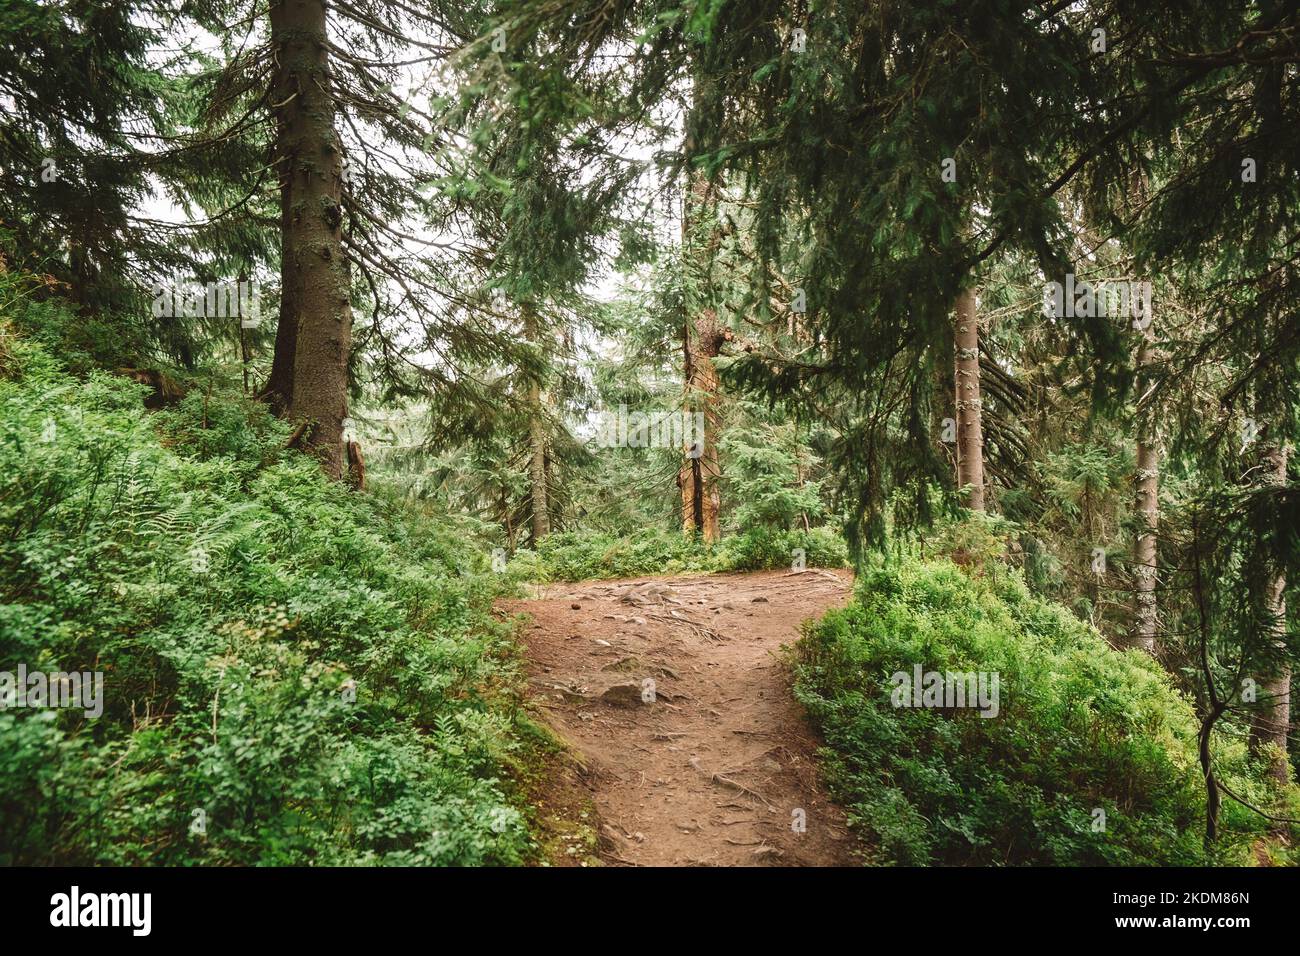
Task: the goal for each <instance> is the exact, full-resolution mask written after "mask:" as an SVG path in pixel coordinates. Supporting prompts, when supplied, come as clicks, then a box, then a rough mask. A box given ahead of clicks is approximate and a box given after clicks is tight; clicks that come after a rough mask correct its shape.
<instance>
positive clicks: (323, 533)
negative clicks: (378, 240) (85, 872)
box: [0, 333, 532, 865]
mask: <svg viewBox="0 0 1300 956" xmlns="http://www.w3.org/2000/svg"><path fill="white" fill-rule="evenodd" d="M3 341H4V350H5V356H4V359H5V361H4V368H5V374H4V377H3V378H0V671H9V672H13V671H14V670H16V668H17V665H18V664H20V663H22V664H25V665H26V666H27V668H28V669H29V670H46V671H56V670H61V671H72V670H84V671H102V672H103V673H104V675H105V676H104V682H105V683H104V697H105V709H104V712H103V715H102V716H101V717H98V718H87V717H86V716H85V715H84V714H83V712H82V711H81V710H72V709H58V710H53V709H31V708H11V709H5V710H0V763H2V764H3V766H4V768H5V769H4V773H3V774H0V863H5V864H13V863H57V864H141V863H147V864H183V865H189V864H220V865H229V864H484V863H515V862H519V861H521V860H523V859H525V858H526V857H528V855H529V854H530V853H531V852H532V850H531V847H530V841H529V837H528V834H527V833H526V831H525V827H524V825H523V818H522V816H521V814H520V811H519V809H518V808H517V807H516V806H514V805H512V802H511V798H510V797H509V795H508V792H509V790H510V787H509V785H508V784H506V783H505V782H503V781H504V779H505V777H506V774H507V771H508V770H509V767H510V764H511V761H512V760H513V759H514V754H515V751H516V750H517V748H518V746H519V745H518V743H517V740H518V735H517V732H516V731H517V725H516V722H515V721H516V718H515V716H514V714H515V707H516V697H515V688H516V682H517V674H516V664H515V662H514V658H513V655H514V645H513V643H512V639H511V638H512V635H511V633H510V632H509V630H508V629H507V628H506V627H505V626H504V625H502V624H499V623H497V622H495V621H494V620H493V619H492V617H491V615H490V601H491V599H492V597H493V596H494V594H495V593H496V589H497V587H498V585H497V584H495V583H494V582H493V580H492V576H491V575H489V574H475V573H467V572H466V571H463V570H462V569H460V568H459V567H458V564H459V563H460V562H461V561H462V560H463V559H462V558H461V557H460V555H461V552H462V550H463V544H462V542H461V541H460V540H458V539H457V538H456V537H455V536H454V535H453V534H451V533H449V532H447V531H445V530H444V529H442V528H441V527H440V526H439V524H438V523H436V522H435V521H432V520H428V519H424V518H420V517H419V516H417V515H414V514H412V513H410V512H408V511H404V510H400V509H398V508H396V507H394V506H393V505H392V504H391V503H390V502H388V501H387V500H385V499H384V498H382V497H378V496H373V495H357V494H353V493H350V492H348V491H347V490H346V489H344V488H342V487H341V486H339V485H337V484H335V483H331V482H328V481H326V480H324V479H323V477H322V476H321V474H320V471H319V468H318V467H317V465H316V464H315V463H314V462H313V461H312V460H310V459H308V458H306V457H305V456H302V455H300V454H298V453H296V452H286V451H284V450H283V447H282V446H283V443H284V436H285V432H286V426H284V425H283V424H281V423H279V422H277V421H275V420H274V419H272V418H271V417H270V416H269V415H268V414H267V412H266V411H265V409H264V408H262V407H261V406H260V405H258V404H256V403H253V402H249V401H246V400H245V399H243V398H242V396H240V395H238V394H237V393H235V392H234V391H230V392H227V391H224V390H222V389H221V388H216V389H214V390H213V391H212V392H211V394H205V393H201V392H198V391H195V392H192V393H191V394H190V395H189V396H188V397H187V398H186V399H185V400H184V401H183V402H181V403H180V404H179V405H177V406H175V407H174V408H171V409H169V410H167V411H165V412H162V413H157V414H148V413H145V412H144V410H143V408H142V404H141V399H142V395H143V393H144V390H143V389H142V388H141V387H140V386H138V385H136V384H134V383H132V382H130V381H128V380H127V379H125V378H121V377H118V376H114V375H109V374H106V373H103V372H94V373H91V374H89V375H88V376H87V377H86V378H84V379H79V378H74V377H72V376H71V375H70V374H68V373H65V372H64V371H62V370H61V368H60V367H59V364H58V363H57V362H55V361H53V360H52V359H51V358H50V356H49V355H48V353H46V352H45V351H44V349H43V348H42V347H40V346H39V345H37V344H34V343H32V342H30V341H24V339H23V338H22V337H21V336H18V337H15V336H11V335H9V334H7V333H6V335H5V336H4V338H3ZM479 563H480V564H483V565H484V567H483V570H486V566H485V559H484V560H482V561H480V562H479ZM348 681H353V682H355V700H352V694H353V692H352V690H351V689H350V687H349V685H347V684H346V682H348ZM200 824H201V826H200ZM199 830H202V831H203V832H198V831H199Z"/></svg>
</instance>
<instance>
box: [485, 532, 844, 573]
mask: <svg viewBox="0 0 1300 956" xmlns="http://www.w3.org/2000/svg"><path fill="white" fill-rule="evenodd" d="M796 549H803V551H804V561H805V563H806V565H807V566H808V567H825V568H840V567H844V566H845V565H846V564H847V563H848V552H847V549H846V548H845V545H844V541H843V539H842V538H840V537H839V536H838V535H837V534H835V532H833V531H832V530H831V529H829V528H824V527H823V528H813V529H812V530H811V531H803V530H800V531H770V530H766V529H755V530H752V531H746V532H743V533H740V534H734V535H730V536H728V537H726V538H723V539H722V541H720V542H719V543H718V544H717V545H715V546H713V547H709V546H708V545H706V544H704V543H703V542H701V541H700V539H699V538H698V537H697V536H694V535H688V534H682V533H680V532H675V531H663V530H656V529H651V530H647V531H642V532H639V533H637V534H636V535H633V536H626V537H616V536H614V535H612V534H608V533H603V532H582V531H563V532H556V533H554V534H550V535H548V536H546V537H545V538H543V539H542V540H541V543H540V544H539V545H538V546H537V549H536V550H535V551H532V550H521V551H518V552H516V554H515V555H514V557H513V558H512V559H511V563H510V570H511V572H512V574H514V575H516V576H518V577H521V578H524V579H528V580H535V581H583V580H589V579H596V578H627V577H638V576H641V575H647V574H697V573H709V572H717V571H762V570H772V569H779V568H789V567H791V566H792V564H793V563H794V561H795V557H796V555H795V551H796Z"/></svg>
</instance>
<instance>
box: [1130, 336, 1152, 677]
mask: <svg viewBox="0 0 1300 956" xmlns="http://www.w3.org/2000/svg"><path fill="white" fill-rule="evenodd" d="M1154 341H1155V327H1154V324H1151V323H1148V325H1147V327H1146V328H1145V329H1143V330H1142V343H1141V345H1139V346H1138V355H1137V367H1138V389H1139V402H1140V401H1141V396H1142V395H1145V393H1146V389H1147V387H1148V385H1149V380H1150V368H1151V363H1152V361H1153V360H1154V357H1155V356H1154V346H1153V343H1154ZM1136 478H1137V511H1138V515H1139V516H1140V517H1141V520H1142V530H1141V532H1140V533H1139V534H1138V536H1137V540H1136V541H1135V542H1134V545H1133V568H1134V578H1135V580H1134V596H1135V607H1134V614H1133V629H1132V631H1130V633H1129V634H1128V636H1127V638H1126V639H1124V640H1122V641H1121V642H1120V646H1121V647H1136V648H1140V649H1141V650H1144V651H1146V652H1147V653H1148V654H1154V653H1155V652H1156V621H1157V611H1158V608H1157V605H1156V557H1157V555H1156V529H1157V524H1158V522H1159V519H1160V505H1159V495H1158V492H1159V488H1160V448H1159V444H1158V438H1157V435H1156V427H1155V415H1154V414H1153V413H1152V410H1151V409H1150V408H1149V407H1145V408H1144V407H1142V406H1141V405H1140V404H1139V407H1138V409H1137V475H1136Z"/></svg>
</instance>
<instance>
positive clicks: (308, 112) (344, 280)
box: [271, 0, 352, 478]
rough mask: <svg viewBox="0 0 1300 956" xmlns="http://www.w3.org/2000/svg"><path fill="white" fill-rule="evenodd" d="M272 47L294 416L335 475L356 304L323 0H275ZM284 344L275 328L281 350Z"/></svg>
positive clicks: (339, 458)
mask: <svg viewBox="0 0 1300 956" xmlns="http://www.w3.org/2000/svg"><path fill="white" fill-rule="evenodd" d="M271 46H272V49H273V50H274V51H275V56H276V62H277V64H278V66H277V70H278V72H277V76H276V79H275V81H274V85H275V88H276V89H278V90H283V91H284V92H285V93H286V94H288V95H287V97H286V99H285V100H284V101H281V102H278V103H277V104H276V109H277V129H276V141H275V156H276V163H277V165H278V166H279V167H280V168H281V170H282V172H281V176H282V177H287V178H288V187H287V189H288V198H289V200H290V204H289V209H288V213H287V215H283V217H282V222H281V225H282V243H281V257H282V265H281V272H282V275H283V273H285V272H287V273H288V275H289V281H287V282H285V283H284V284H285V287H286V289H287V290H289V292H288V293H287V294H288V299H289V302H288V307H289V309H290V310H291V311H292V312H296V313H297V321H296V322H293V321H290V322H288V323H285V327H286V331H285V335H286V338H287V337H288V335H289V334H290V329H291V328H292V330H293V333H294V335H295V341H294V343H293V381H292V388H291V392H290V400H289V408H290V409H291V410H292V414H293V416H294V417H295V418H300V419H303V420H309V421H310V422H311V423H312V425H311V430H310V434H309V436H308V438H307V442H306V444H307V446H308V447H310V448H311V449H312V450H313V451H314V452H315V453H316V454H317V455H318V456H319V457H320V459H321V464H322V467H323V468H324V469H325V472H326V474H328V475H330V476H331V477H334V478H338V477H340V475H341V473H342V470H343V419H344V418H346V417H347V365H348V352H349V350H350V349H351V346H352V305H351V283H350V277H349V269H348V264H347V260H346V258H345V256H344V252H343V233H342V223H343V213H342V189H343V153H342V148H341V144H340V141H339V137H338V134H337V132H336V131H335V129H334V111H335V107H334V98H333V91H332V82H331V78H330V67H329V53H328V47H327V39H326V9H325V3H324V0H278V2H275V3H273V4H272V6H271ZM282 183H283V180H282ZM283 188H284V187H283V186H282V198H283ZM278 340H279V332H278V331H277V348H278V346H279V341H278ZM286 347H287V346H286Z"/></svg>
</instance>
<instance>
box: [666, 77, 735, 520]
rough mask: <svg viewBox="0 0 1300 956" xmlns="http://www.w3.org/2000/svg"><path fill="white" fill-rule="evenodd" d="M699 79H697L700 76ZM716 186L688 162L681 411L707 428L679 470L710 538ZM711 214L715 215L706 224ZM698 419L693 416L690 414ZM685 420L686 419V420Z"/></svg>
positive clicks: (688, 510) (716, 471) (689, 507)
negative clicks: (700, 416)
mask: <svg viewBox="0 0 1300 956" xmlns="http://www.w3.org/2000/svg"><path fill="white" fill-rule="evenodd" d="M697 82H698V80H697ZM694 121H695V117H693V116H692V117H688V118H687V123H686V138H685V142H684V143H683V144H682V150H683V152H684V154H685V155H686V158H687V162H688V163H689V162H690V160H691V159H692V158H693V156H694V153H695V136H694V133H693V131H692V126H693V123H694ZM716 206H717V191H716V190H715V189H714V188H713V184H712V183H710V182H709V179H708V177H707V176H706V175H705V174H704V173H703V172H702V171H700V170H697V169H692V168H690V167H689V166H688V168H687V172H686V188H685V190H684V195H683V202H682V270H683V279H684V282H685V288H684V296H683V298H684V300H685V307H686V326H685V328H684V329H683V331H682V360H683V371H684V373H685V374H684V379H685V384H686V389H685V392H686V394H685V401H684V402H683V403H682V405H683V407H682V411H683V414H685V415H688V416H690V415H692V414H693V413H694V412H697V411H698V412H702V413H703V423H704V429H703V432H704V433H703V434H702V435H697V436H696V439H697V440H698V441H699V443H700V447H699V448H698V449H695V450H694V451H695V454H691V452H692V449H691V448H690V447H687V448H686V449H684V450H685V451H686V452H687V455H686V459H685V460H684V461H683V462H682V467H681V470H680V471H679V473H678V479H677V481H678V485H679V486H680V487H681V493H682V530H683V531H686V532H688V533H698V534H699V535H700V536H701V537H702V538H703V539H704V540H705V541H707V542H710V543H712V542H715V541H718V540H719V539H720V538H721V537H722V534H721V530H720V524H719V513H720V512H721V510H722V500H721V492H720V489H719V479H720V478H721V476H722V466H721V463H720V461H719V457H718V429H719V427H720V425H721V420H722V416H721V413H720V407H719V406H720V383H719V381H718V372H717V368H716V367H715V366H714V364H713V360H714V358H716V357H717V356H718V354H719V352H720V351H721V350H722V342H723V340H724V338H725V336H724V333H723V332H722V330H721V328H720V327H719V325H718V313H717V310H716V309H715V308H714V307H713V306H712V304H711V302H710V300H711V297H712V296H711V291H710V285H711V283H710V279H709V271H710V267H711V264H712V258H713V256H714V254H715V253H716V251H717V248H718V244H719V243H720V242H721V239H722V236H721V232H720V230H719V229H718V225H717V221H716V220H717V217H716V215H715V211H716ZM706 217H707V219H708V220H709V221H711V225H708V226H707V229H708V235H707V236H705V235H703V234H702V233H704V230H705V228H706V225H705V223H706ZM688 421H694V419H693V418H692V419H688ZM683 424H685V423H683Z"/></svg>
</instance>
